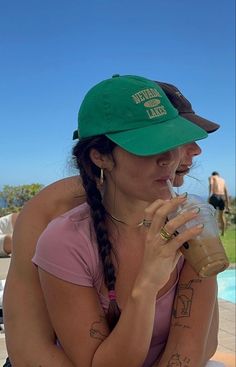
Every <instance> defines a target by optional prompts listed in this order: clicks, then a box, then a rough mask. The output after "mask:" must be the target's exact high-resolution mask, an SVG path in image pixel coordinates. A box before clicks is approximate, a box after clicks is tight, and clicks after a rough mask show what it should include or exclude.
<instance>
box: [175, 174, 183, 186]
mask: <svg viewBox="0 0 236 367" xmlns="http://www.w3.org/2000/svg"><path fill="white" fill-rule="evenodd" d="M183 183H184V176H178V175H176V176H175V179H174V182H173V186H174V187H180V186H182V185H183Z"/></svg>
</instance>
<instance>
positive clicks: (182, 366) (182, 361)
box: [167, 353, 190, 367]
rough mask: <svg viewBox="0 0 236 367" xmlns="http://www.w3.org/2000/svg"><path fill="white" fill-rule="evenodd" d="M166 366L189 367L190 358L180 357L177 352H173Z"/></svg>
mask: <svg viewBox="0 0 236 367" xmlns="http://www.w3.org/2000/svg"><path fill="white" fill-rule="evenodd" d="M167 367H190V358H188V357H182V356H181V355H180V354H179V353H175V354H173V355H172V356H171V358H170V360H169V361H168V364H167Z"/></svg>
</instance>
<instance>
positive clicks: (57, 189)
mask: <svg viewBox="0 0 236 367" xmlns="http://www.w3.org/2000/svg"><path fill="white" fill-rule="evenodd" d="M84 201H85V192H84V189H83V186H82V182H81V179H80V177H79V176H72V177H67V178H64V179H62V180H59V181H56V182H53V183H52V184H50V185H48V186H46V187H44V188H43V189H42V190H41V191H40V192H39V193H38V194H37V195H35V197H34V198H32V199H31V200H29V201H28V203H27V204H26V205H25V207H24V208H23V210H22V212H23V214H24V215H25V213H29V212H34V211H37V212H38V211H39V210H40V212H42V213H44V216H47V217H48V219H49V220H52V219H53V218H55V217H57V216H58V215H60V214H62V213H64V212H66V211H68V210H70V209H72V208H73V207H75V206H77V205H80V204H82V203H83V202H84Z"/></svg>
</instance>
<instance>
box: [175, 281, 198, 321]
mask: <svg viewBox="0 0 236 367" xmlns="http://www.w3.org/2000/svg"><path fill="white" fill-rule="evenodd" d="M196 282H197V283H200V282H201V279H192V280H190V282H189V283H187V284H184V283H182V284H179V285H178V288H177V291H176V296H175V302H174V307H173V316H174V317H175V318H178V317H189V316H190V314H191V306H192V302H193V295H194V289H193V287H192V286H191V285H192V283H196Z"/></svg>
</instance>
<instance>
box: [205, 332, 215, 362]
mask: <svg viewBox="0 0 236 367" xmlns="http://www.w3.org/2000/svg"><path fill="white" fill-rule="evenodd" d="M217 347H218V337H217V335H216V336H215V337H214V338H212V340H211V342H210V343H209V342H208V344H207V346H206V348H205V362H207V361H209V359H211V358H212V357H213V355H214V354H215V353H216V350H217Z"/></svg>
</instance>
